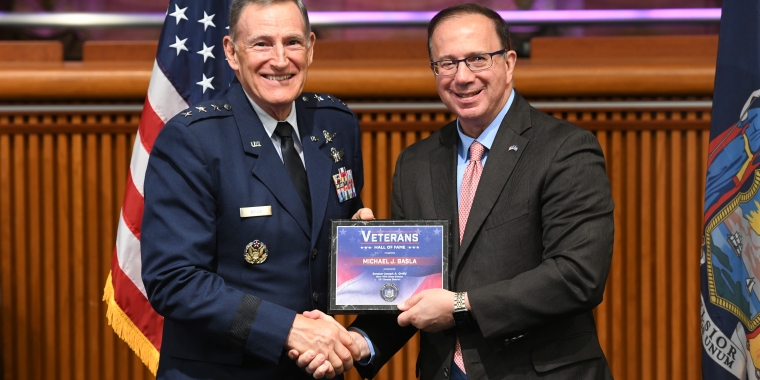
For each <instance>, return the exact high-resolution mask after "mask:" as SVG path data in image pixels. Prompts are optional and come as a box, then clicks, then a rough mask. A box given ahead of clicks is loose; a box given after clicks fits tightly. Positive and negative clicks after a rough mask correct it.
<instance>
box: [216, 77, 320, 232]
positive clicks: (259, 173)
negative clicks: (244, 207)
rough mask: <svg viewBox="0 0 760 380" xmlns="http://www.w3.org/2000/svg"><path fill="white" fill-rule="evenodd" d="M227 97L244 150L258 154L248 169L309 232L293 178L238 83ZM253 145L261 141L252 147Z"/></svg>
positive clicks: (304, 229) (254, 154)
mask: <svg viewBox="0 0 760 380" xmlns="http://www.w3.org/2000/svg"><path fill="white" fill-rule="evenodd" d="M231 86H234V87H232V88H230V90H229V92H228V95H227V100H228V101H229V102H230V105H231V106H232V110H233V112H234V114H235V122H236V124H237V127H238V130H239V132H240V138H241V140H242V142H243V150H245V152H246V153H248V154H251V155H253V156H255V157H257V159H256V161H255V163H254V166H253V169H251V172H252V173H253V176H255V177H256V178H257V179H258V180H259V181H261V183H263V184H264V186H266V187H267V188H268V189H269V191H270V192H271V193H272V195H274V197H275V198H277V200H278V201H279V202H280V203H281V204H282V207H283V208H284V209H285V210H286V211H287V212H288V213H289V214H290V215H291V216H293V219H295V220H296V222H297V223H298V225H299V226H300V227H301V229H302V230H303V231H304V233H305V234H306V236H311V232H310V231H309V222H308V221H307V220H306V210H304V207H303V202H301V198H300V197H299V196H298V192H297V191H296V189H295V187H293V181H292V180H291V179H290V176H288V172H287V169H285V164H283V163H282V159H281V158H280V156H279V155H278V154H277V150H275V148H274V145H273V144H272V139H271V138H270V137H269V135H268V134H267V133H266V130H265V129H264V126H263V125H262V124H261V120H259V117H258V116H256V111H254V110H253V107H251V104H250V103H248V99H247V98H246V96H245V94H244V93H243V89H242V87H241V86H240V84H235V83H233V84H232V85H231ZM254 142H256V144H255V145H260V146H256V147H254V146H253V145H254Z"/></svg>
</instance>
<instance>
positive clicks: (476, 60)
mask: <svg viewBox="0 0 760 380" xmlns="http://www.w3.org/2000/svg"><path fill="white" fill-rule="evenodd" d="M506 52H507V49H501V50H499V51H495V52H493V53H483V54H476V55H472V56H469V57H467V58H463V59H442V60H440V61H435V62H430V67H432V68H433V72H434V73H435V75H436V76H451V75H454V74H456V73H457V70H459V63H460V62H464V64H465V65H467V68H469V69H470V71H472V72H473V73H477V72H478V71H483V70H488V69H490V68H491V66H493V56H494V55H499V54H504V53H506Z"/></svg>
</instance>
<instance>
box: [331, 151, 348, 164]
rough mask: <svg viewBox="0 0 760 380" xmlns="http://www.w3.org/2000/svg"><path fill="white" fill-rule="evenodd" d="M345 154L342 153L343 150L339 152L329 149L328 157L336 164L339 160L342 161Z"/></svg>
mask: <svg viewBox="0 0 760 380" xmlns="http://www.w3.org/2000/svg"><path fill="white" fill-rule="evenodd" d="M344 154H345V153H344V152H343V149H341V150H340V152H339V151H338V150H337V149H335V148H330V157H332V159H333V161H335V162H336V163H338V162H340V160H342V159H343V155H344Z"/></svg>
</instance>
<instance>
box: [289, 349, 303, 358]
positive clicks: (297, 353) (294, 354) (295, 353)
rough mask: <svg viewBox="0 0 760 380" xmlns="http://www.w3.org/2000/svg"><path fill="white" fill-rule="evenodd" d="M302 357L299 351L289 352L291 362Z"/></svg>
mask: <svg viewBox="0 0 760 380" xmlns="http://www.w3.org/2000/svg"><path fill="white" fill-rule="evenodd" d="M299 356H301V354H300V353H299V352H298V350H290V351H288V357H289V358H290V360H296V359H298V357H299Z"/></svg>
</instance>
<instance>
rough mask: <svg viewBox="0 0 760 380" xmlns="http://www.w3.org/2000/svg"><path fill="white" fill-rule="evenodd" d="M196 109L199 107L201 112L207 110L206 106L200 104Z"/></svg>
mask: <svg viewBox="0 0 760 380" xmlns="http://www.w3.org/2000/svg"><path fill="white" fill-rule="evenodd" d="M195 109H197V110H198V111H200V112H206V107H204V106H198V107H195Z"/></svg>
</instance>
